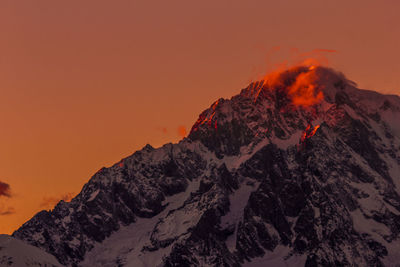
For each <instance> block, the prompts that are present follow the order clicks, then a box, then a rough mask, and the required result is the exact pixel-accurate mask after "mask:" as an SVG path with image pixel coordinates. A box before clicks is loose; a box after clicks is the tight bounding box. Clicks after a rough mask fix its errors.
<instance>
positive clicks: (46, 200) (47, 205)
mask: <svg viewBox="0 0 400 267" xmlns="http://www.w3.org/2000/svg"><path fill="white" fill-rule="evenodd" d="M74 195H75V194H74V193H66V194H63V195H61V196H59V197H54V196H50V197H43V200H42V202H41V203H40V208H42V209H51V208H54V206H55V205H57V203H58V202H59V201H60V200H64V201H66V202H68V201H71V199H72V198H73V197H74Z"/></svg>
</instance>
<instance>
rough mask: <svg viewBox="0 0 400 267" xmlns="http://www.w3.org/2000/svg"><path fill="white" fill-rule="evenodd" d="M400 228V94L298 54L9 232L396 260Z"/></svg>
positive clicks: (159, 250)
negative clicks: (299, 59) (171, 140)
mask: <svg viewBox="0 0 400 267" xmlns="http://www.w3.org/2000/svg"><path fill="white" fill-rule="evenodd" d="M399 234H400V98H399V97H398V96H393V95H382V94H379V93H377V92H373V91H366V90H360V89H357V88H356V86H355V84H354V83H352V82H350V81H349V80H347V79H346V78H345V77H344V76H343V75H342V74H340V73H337V72H335V71H333V70H331V69H329V68H325V67H320V66H300V67H294V68H291V69H288V70H285V71H282V72H276V73H273V74H271V75H269V76H267V77H266V78H265V79H264V80H263V81H260V82H255V83H252V84H250V86H248V87H247V88H245V89H243V90H242V91H241V92H240V94H238V95H236V96H234V97H232V98H231V99H229V100H227V99H219V100H218V101H216V102H215V103H213V104H212V105H211V107H210V108H208V109H207V110H205V111H204V112H202V113H201V114H200V116H199V119H198V120H197V122H196V123H195V124H194V125H193V127H192V130H191V132H190V134H189V136H188V137H187V138H184V139H183V140H181V141H180V142H179V143H178V144H166V145H164V146H163V147H160V148H153V147H151V146H150V145H147V146H145V147H144V148H143V149H142V150H140V151H137V152H135V153H134V154H133V155H131V156H129V157H127V158H125V159H123V160H121V161H120V162H118V163H116V164H115V165H113V166H112V167H110V168H102V169H101V170H99V171H98V172H97V173H96V174H95V175H94V176H93V177H92V178H91V179H90V180H89V182H88V183H87V184H86V185H85V186H84V187H83V189H82V191H81V192H80V193H79V194H78V195H77V196H76V197H75V198H74V199H73V200H72V201H71V202H68V203H67V202H63V201H61V202H60V203H58V205H57V206H56V207H55V208H54V209H53V210H52V211H42V212H40V213H38V214H37V215H36V216H34V217H33V218H32V219H31V220H30V221H28V222H26V223H25V224H24V225H23V226H22V227H21V228H20V229H18V230H17V231H16V232H14V234H13V236H14V237H15V238H18V239H20V240H23V241H25V242H27V243H29V244H32V245H34V246H37V247H39V248H42V249H44V250H45V251H47V252H48V253H50V254H52V255H54V256H55V257H56V258H57V259H58V260H59V261H60V262H61V263H62V264H65V265H68V266H134V267H140V266H396V265H395V264H396V263H397V262H400V252H399V251H400V239H399Z"/></svg>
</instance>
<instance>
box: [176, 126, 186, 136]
mask: <svg viewBox="0 0 400 267" xmlns="http://www.w3.org/2000/svg"><path fill="white" fill-rule="evenodd" d="M178 135H179V136H180V137H182V138H183V137H186V135H187V131H186V127H185V126H183V125H181V126H179V127H178Z"/></svg>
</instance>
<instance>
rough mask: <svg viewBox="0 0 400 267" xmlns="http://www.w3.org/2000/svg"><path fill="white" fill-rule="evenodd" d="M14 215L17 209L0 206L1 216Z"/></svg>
mask: <svg viewBox="0 0 400 267" xmlns="http://www.w3.org/2000/svg"><path fill="white" fill-rule="evenodd" d="M14 213H15V209H14V208H13V207H4V206H0V216H7V215H12V214H14Z"/></svg>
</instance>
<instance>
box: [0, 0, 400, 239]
mask: <svg viewBox="0 0 400 267" xmlns="http://www.w3.org/2000/svg"><path fill="white" fill-rule="evenodd" d="M399 10H400V1H397V0H391V1H389V0H387V1H382V0H380V1H378V0H376V1H368V0H352V1H343V0H342V1H320V0H309V1H307V0H306V1H288V0H282V1H274V2H272V1H265V0H263V1H261V0H246V1H243V0H217V1H216V0H212V1H211V0H203V1H191V0H189V1H188V0H179V1H178V0H169V1H164V0H158V1H155V0H146V1H135V0H118V1H109V0H107V1H106V0H85V1H81V0H69V1H54V0H35V1H32V0H18V1H15V0H2V1H0V33H1V34H0V125H1V128H0V147H1V150H0V182H3V183H6V184H9V185H10V190H11V191H10V192H11V197H7V196H6V195H3V194H2V193H1V192H0V214H2V213H6V214H4V215H0V233H10V232H12V231H13V230H14V229H16V228H17V227H18V226H19V225H21V224H22V223H23V222H24V221H26V220H28V219H29V218H30V217H32V216H33V215H34V214H35V213H36V212H37V211H39V210H40V209H42V208H50V207H51V205H52V204H54V202H55V201H57V200H59V199H61V198H63V199H68V198H69V197H70V196H71V193H75V194H76V193H78V192H79V191H80V189H81V187H82V186H83V184H84V183H85V182H86V181H87V180H88V179H89V178H90V176H91V175H92V174H93V173H95V172H96V171H97V170H98V169H100V168H101V167H102V166H109V165H111V164H112V163H115V162H117V161H119V160H120V159H121V158H123V157H126V156H128V155H130V154H131V153H133V152H134V151H135V150H137V149H139V148H141V147H143V146H144V145H145V144H146V143H150V144H152V145H153V146H159V145H161V144H163V143H166V142H176V141H177V140H178V139H179V138H180V135H181V134H182V133H184V132H185V129H186V130H188V129H190V127H191V125H192V123H194V122H195V121H196V119H197V116H198V114H199V113H200V112H201V111H203V110H204V109H205V108H206V107H208V106H209V105H210V104H211V103H212V101H214V100H216V99H217V98H219V97H230V96H231V95H233V94H236V93H238V92H239V90H240V89H241V88H243V87H245V86H246V85H247V83H248V82H249V81H251V80H253V79H257V78H258V77H262V75H263V74H265V72H266V71H267V70H270V69H273V68H274V66H275V65H276V64H277V63H279V62H282V61H283V60H289V61H291V60H292V61H293V60H295V59H297V58H298V57H299V55H301V54H302V53H305V52H310V51H312V50H315V49H320V50H319V51H320V52H319V54H324V55H325V56H326V57H327V58H328V59H329V63H330V65H331V66H333V67H335V68H337V69H339V70H341V71H343V72H344V73H346V75H347V76H348V77H349V78H351V79H353V80H355V81H356V82H357V83H358V84H359V85H360V86H361V87H363V88H369V89H376V90H379V91H381V92H386V93H389V92H391V93H396V94H399V93H400V75H399V70H400V52H399V48H400V16H398V12H399ZM321 49H327V50H335V51H337V52H332V51H326V50H321ZM182 126H184V127H185V128H183V127H182ZM7 211H9V212H7ZM9 213H11V214H9Z"/></svg>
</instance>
